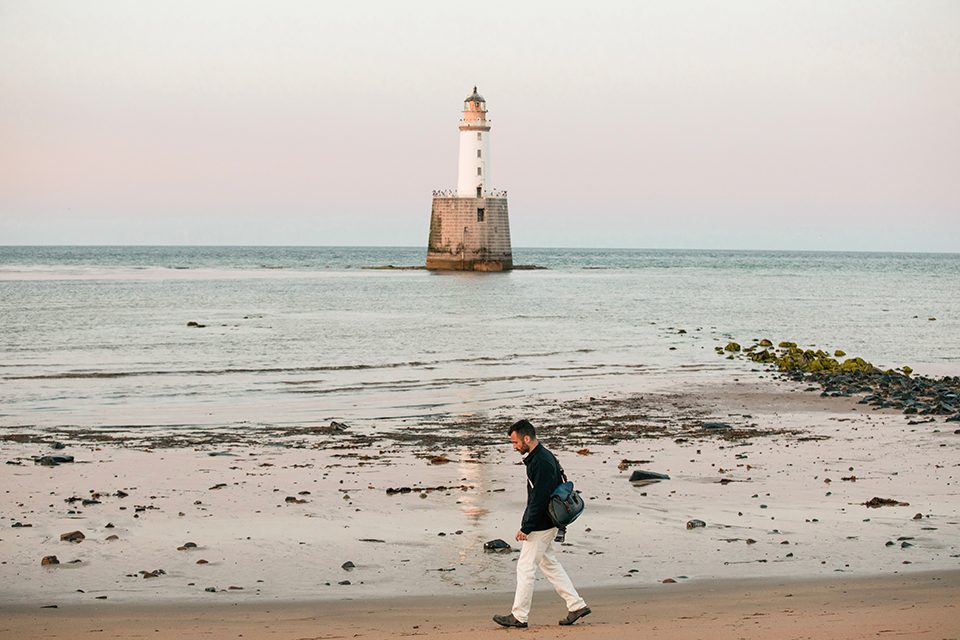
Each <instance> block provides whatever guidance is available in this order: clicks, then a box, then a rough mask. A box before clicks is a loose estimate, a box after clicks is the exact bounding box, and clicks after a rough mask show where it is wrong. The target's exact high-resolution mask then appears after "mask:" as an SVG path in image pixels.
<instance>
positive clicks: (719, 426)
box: [703, 422, 733, 430]
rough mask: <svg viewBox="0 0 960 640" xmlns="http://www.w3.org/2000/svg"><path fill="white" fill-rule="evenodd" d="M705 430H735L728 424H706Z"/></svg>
mask: <svg viewBox="0 0 960 640" xmlns="http://www.w3.org/2000/svg"><path fill="white" fill-rule="evenodd" d="M703 428H704V429H711V430H718V429H733V425H732V424H728V423H726V422H704V423H703Z"/></svg>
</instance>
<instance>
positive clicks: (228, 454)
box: [0, 376, 960, 638]
mask: <svg viewBox="0 0 960 640" xmlns="http://www.w3.org/2000/svg"><path fill="white" fill-rule="evenodd" d="M741 380H742V381H741ZM807 389H808V388H807V387H806V386H805V385H803V384H796V383H789V382H774V381H771V380H763V381H759V380H756V379H753V378H752V377H747V376H742V377H741V378H735V379H733V381H731V382H728V383H725V384H711V385H704V386H698V387H690V388H689V389H688V390H687V391H686V392H685V393H676V392H670V393H648V394H644V395H642V396H615V397H614V396H611V397H603V398H600V397H598V398H594V399H587V398H584V399H583V400H582V401H579V402H572V403H571V402H566V403H560V402H558V403H555V404H553V405H549V406H542V407H538V408H536V409H535V410H532V413H531V414H528V415H532V416H533V418H534V421H535V422H536V423H538V424H541V425H543V426H544V429H543V431H544V436H543V437H544V442H545V443H546V444H547V446H548V447H549V448H551V449H552V450H553V451H554V452H555V453H557V454H558V455H559V457H560V458H561V461H562V463H563V464H564V466H565V468H566V469H567V471H568V473H569V474H570V475H571V476H572V477H573V478H574V479H575V481H576V483H577V486H578V488H580V489H581V491H582V492H583V495H584V496H585V498H586V500H587V512H586V513H585V515H584V517H583V518H582V519H581V520H580V521H578V522H577V523H576V524H575V525H574V526H573V527H571V530H570V532H569V534H568V543H567V544H565V545H564V546H563V547H562V548H561V560H562V561H563V563H564V565H565V566H566V568H567V569H568V571H569V573H570V574H571V575H572V576H573V578H574V581H575V583H576V584H577V585H578V587H580V588H581V589H582V590H583V591H584V593H585V594H587V595H588V597H589V598H590V600H591V602H592V603H596V604H597V606H598V612H599V611H603V612H604V613H603V615H595V616H591V617H590V618H589V619H588V620H589V623H590V624H589V625H584V626H583V627H582V628H583V629H587V628H588V627H589V629H590V631H589V633H590V634H600V635H596V636H595V637H607V635H603V634H609V636H610V637H613V636H614V635H617V637H622V636H623V635H624V634H627V633H629V634H630V635H633V634H635V633H636V632H638V631H641V632H651V633H653V634H654V635H660V633H662V632H663V631H664V630H665V629H669V632H670V635H671V637H680V638H683V637H691V638H693V637H704V636H706V635H709V636H710V637H712V638H725V637H731V638H732V637H823V638H826V637H831V638H834V637H851V638H853V637H877V635H878V634H879V635H880V637H883V636H885V635H888V634H893V633H905V632H906V633H910V634H915V635H917V637H938V638H939V637H957V628H956V623H955V622H950V621H951V620H952V619H953V618H958V617H960V616H953V615H952V614H951V615H950V616H948V615H947V613H949V612H950V609H948V608H946V603H947V602H952V601H956V596H957V595H958V594H957V583H958V580H957V576H956V574H955V573H946V574H943V575H940V576H938V579H937V580H933V579H932V578H930V579H929V580H928V578H929V576H930V574H929V572H931V571H933V572H941V573H942V572H945V571H946V572H949V571H952V570H955V569H957V568H958V567H960V500H958V499H957V498H958V493H960V490H958V485H957V482H958V476H957V470H958V463H957V459H958V456H957V450H958V448H960V434H956V433H954V431H955V425H953V423H945V422H943V421H942V419H937V420H935V421H934V422H929V423H923V424H911V422H912V421H911V420H910V419H909V418H910V417H909V416H903V415H900V414H898V413H892V412H885V411H874V410H872V409H870V408H867V407H864V406H863V405H858V404H857V403H856V399H855V398H821V397H820V396H819V393H815V392H813V391H809V390H807ZM817 391H819V390H817ZM502 420H503V417H491V418H489V421H488V422H486V421H484V420H480V419H479V418H477V417H476V416H472V417H469V418H464V420H463V421H462V422H460V423H458V424H447V425H443V427H442V428H440V427H438V426H437V425H433V426H432V427H431V425H419V426H417V425H413V426H411V427H410V428H409V429H407V430H406V431H402V430H395V431H389V432H382V433H376V432H374V431H373V430H371V429H370V427H369V425H362V424H361V425H348V426H347V427H346V429H344V430H340V429H337V428H331V427H330V426H329V425H319V426H316V427H315V428H313V429H303V430H299V431H298V430H291V431H290V432H289V433H287V432H285V433H269V434H268V433H262V434H259V441H257V439H253V440H251V439H250V437H249V434H245V435H244V436H243V437H242V438H233V437H231V435H230V434H227V433H221V434H217V435H216V436H215V437H209V436H204V437H203V439H197V440H191V437H192V436H195V435H196V434H182V433H180V434H170V435H169V436H164V437H157V438H153V439H152V440H151V441H149V442H148V441H145V440H142V439H140V440H137V439H131V440H124V441H117V440H115V439H114V436H111V437H110V438H103V437H101V436H102V435H103V434H98V433H93V432H91V433H87V434H85V433H83V432H80V431H77V430H72V431H69V432H66V431H65V432H62V433H59V434H57V433H46V434H11V433H5V434H4V435H5V438H6V441H5V442H4V444H3V449H2V453H3V462H4V463H19V464H2V465H0V483H2V485H3V487H4V498H3V501H2V507H3V513H2V515H3V519H4V522H5V523H6V524H5V527H4V528H3V529H2V530H0V556H2V563H0V582H2V584H3V585H4V588H3V589H2V592H0V614H2V615H0V618H2V619H3V620H4V623H3V625H2V626H0V636H2V637H40V636H41V635H42V636H44V637H54V636H57V635H59V637H75V636H74V635H71V634H72V632H71V631H70V629H78V628H81V627H83V626H84V625H86V626H87V627H90V629H89V630H93V629H101V628H102V629H104V631H103V633H104V634H110V633H114V634H115V635H116V636H117V637H121V636H122V637H137V635H136V634H135V633H133V632H132V631H131V630H130V629H138V630H139V631H142V632H143V633H142V635H149V636H151V637H168V636H167V635H163V634H169V636H172V635H173V634H179V635H184V634H186V635H188V636H190V635H193V634H194V632H192V631H190V629H191V628H193V629H194V631H195V634H196V635H201V633H202V634H203V636H204V637H228V636H229V637H238V636H239V635H240V634H243V635H244V637H290V638H315V637H338V636H345V637H350V636H352V635H354V634H357V633H359V634H362V635H363V637H379V636H386V635H391V634H395V635H401V634H404V635H405V634H424V633H427V632H430V633H435V634H437V635H439V634H443V635H445V636H446V635H453V636H454V637H458V636H457V634H463V637H474V636H476V635H482V634H483V633H487V632H488V631H489V632H491V633H493V632H500V631H499V630H497V629H493V630H489V629H488V624H487V622H488V621H489V618H490V615H492V614H493V613H496V612H499V611H500V610H506V608H507V607H508V606H509V602H510V592H511V591H512V589H513V584H514V575H513V572H514V567H515V559H516V554H487V553H484V552H483V550H482V546H483V542H485V541H487V540H490V539H493V538H503V539H505V540H508V541H512V536H513V534H514V533H515V531H516V529H517V525H518V521H519V516H520V513H521V512H522V509H523V501H524V498H525V494H524V491H523V469H522V467H521V466H518V464H519V457H518V456H517V455H516V454H515V453H514V452H513V451H512V449H511V448H510V447H509V444H508V443H506V440H505V438H504V437H503V436H502V434H501V433H500V429H499V427H500V426H501V425H500V424H499V422H500V421H502ZM713 421H722V422H725V423H726V424H728V425H729V427H728V428H720V429H711V428H707V427H706V426H705V423H707V422H713ZM491 425H492V426H491ZM114 435H115V434H114ZM56 437H62V438H64V443H65V444H66V445H67V446H66V448H65V449H63V450H57V451H53V450H51V448H50V446H49V442H50V441H52V440H53V439H55V438H56ZM51 453H53V454H61V453H65V454H69V455H73V456H75V458H76V462H74V463H73V464H62V465H60V466H56V467H44V466H40V465H35V464H34V463H33V461H32V459H31V456H36V455H47V454H51ZM211 454H214V455H211ZM447 461H449V462H447ZM635 469H645V470H651V471H657V472H662V473H667V474H669V475H670V477H671V479H670V480H668V481H664V482H659V483H655V484H650V485H645V486H643V485H635V484H631V483H630V482H629V481H628V478H629V476H630V473H631V471H633V470H635ZM402 487H408V488H410V489H411V490H410V491H407V492H402V493H397V492H392V491H388V489H398V488H402ZM124 494H126V495H124ZM874 497H882V498H891V499H894V500H896V501H897V502H898V503H906V504H904V505H903V506H885V507H881V508H870V507H868V506H866V505H865V504H864V503H865V502H868V501H870V500H871V499H872V498H874ZM83 499H87V500H90V499H96V503H88V504H86V505H85V504H84V503H83ZM693 519H698V520H702V521H703V522H704V523H705V524H706V526H705V527H701V528H693V529H688V528H687V523H688V521H690V520H693ZM18 523H19V524H20V525H22V526H19V527H18V526H16V525H17V524H18ZM108 524H109V525H113V526H110V527H108ZM74 530H79V531H81V532H83V534H84V536H85V539H84V540H83V541H82V542H80V543H70V542H64V541H61V540H60V535H61V534H63V533H66V532H70V531H74ZM111 536H116V539H111ZM187 542H192V543H195V544H196V547H192V546H190V545H186V543H187ZM184 546H187V547H189V548H185V549H179V548H180V547H184ZM48 555H56V556H57V557H58V559H59V560H60V563H61V564H59V565H57V566H45V567H41V566H40V560H41V558H42V557H44V556H48ZM201 560H202V561H205V562H200V561H201ZM348 561H349V562H352V563H353V564H354V565H355V568H352V569H349V570H348V569H345V568H343V567H342V565H343V564H344V563H346V562H348ZM157 570H162V573H161V572H159V571H157ZM145 572H157V575H156V577H144V576H143V574H144V573H145ZM667 579H669V580H672V581H675V583H664V580H667ZM743 580H759V581H760V582H746V583H745V582H742V581H743ZM845 585H850V586H845ZM784 591H787V592H789V593H792V594H793V595H792V596H791V597H789V598H788V599H787V600H784V599H785V598H787V596H786V595H785V594H784ZM747 593H749V595H745V594H747ZM944 594H946V595H944ZM841 596H842V597H841ZM939 598H942V601H941V600H939ZM554 600H556V598H555V596H553V595H552V594H547V593H545V594H543V595H538V597H537V601H536V603H535V611H534V614H533V616H534V617H533V618H532V622H533V623H535V624H537V625H544V624H549V625H555V622H556V619H558V618H559V617H560V616H561V615H562V610H560V609H561V607H559V605H558V602H554ZM784 603H786V604H784ZM48 605H56V606H57V608H56V609H40V607H43V606H48ZM268 611H269V613H268ZM460 611H462V612H463V613H462V615H461V613H459V612H460ZM371 612H372V613H371ZM944 612H947V613H944ZM755 613H760V614H762V615H753V614H755ZM951 616H952V617H951ZM137 620H140V621H141V622H136V621H137ZM159 620H162V621H163V624H160V623H159V622H158V621H159ZM218 620H223V622H218ZM243 620H246V621H247V623H246V626H244V624H241V622H242V621H243ZM420 620H423V622H418V621H420ZM427 620H429V621H430V622H427ZM61 624H62V625H65V626H59V627H58V626H56V625H61ZM415 624H419V628H418V629H414V628H413V625H415ZM48 625H53V626H48ZM78 625H79V626H78ZM123 625H128V627H129V628H128V629H127V632H126V633H123V632H121V631H120V629H121V628H123ZM190 625H200V626H195V627H190ZM626 625H630V626H629V627H628V626H626ZM434 627H436V628H434ZM780 628H790V629H794V628H795V629H796V630H797V631H796V634H795V635H793V636H786V635H782V634H781V633H779V632H778V631H776V630H777V629H780ZM111 629H112V630H113V631H110V630H111ZM154 629H159V630H160V631H159V632H156V631H154ZM44 630H46V631H44ZM871 630H872V631H871ZM891 630H892V631H891ZM548 633H550V634H555V635H545V636H544V637H559V636H560V635H564V634H567V633H570V631H569V630H563V629H557V628H555V627H551V628H550V630H549V632H548ZM584 633H587V632H584ZM791 633H793V631H791ZM924 633H931V634H933V635H929V636H925V635H923V634H924ZM31 634H32V635H31ZM217 634H221V635H217ZM285 634H286V635H285ZM724 634H727V635H724ZM77 635H80V634H77ZM83 635H84V636H86V632H84V634H83ZM98 635H99V633H98ZM591 637H593V636H591Z"/></svg>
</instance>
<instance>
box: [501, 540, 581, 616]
mask: <svg viewBox="0 0 960 640" xmlns="http://www.w3.org/2000/svg"><path fill="white" fill-rule="evenodd" d="M556 535H557V530H556V529H547V530H546V531H532V532H531V533H528V534H527V539H526V540H525V541H524V543H523V546H522V547H521V548H520V559H519V560H517V595H516V596H515V597H514V599H513V617H514V618H516V619H517V620H519V621H520V622H526V621H527V617H528V616H529V615H530V603H531V602H533V583H534V581H535V580H536V570H537V567H538V566H539V567H540V570H541V571H543V575H545V576H547V580H549V581H550V584H552V585H553V588H554V589H556V590H557V593H558V594H560V597H561V598H563V601H564V602H566V603H567V611H576V610H577V609H580V608H582V607H585V606H587V605H586V603H585V602H584V601H583V598H581V597H580V594H579V593H577V590H576V588H574V586H573V582H571V581H570V576H568V575H567V572H566V571H564V570H563V567H562V566H561V565H560V561H559V560H557V554H556V552H555V551H554V550H553V538H554V536H556Z"/></svg>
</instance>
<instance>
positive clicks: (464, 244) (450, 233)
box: [427, 198, 513, 271]
mask: <svg viewBox="0 0 960 640" xmlns="http://www.w3.org/2000/svg"><path fill="white" fill-rule="evenodd" d="M512 268H513V251H512V249H511V247H510V220H509V218H508V216H507V199H506V198H434V199H433V211H432V213H431V215H430V242H429V244H428V245H427V269H438V270H453V271H509V270H510V269H512Z"/></svg>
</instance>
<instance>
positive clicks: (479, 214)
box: [477, 207, 483, 222]
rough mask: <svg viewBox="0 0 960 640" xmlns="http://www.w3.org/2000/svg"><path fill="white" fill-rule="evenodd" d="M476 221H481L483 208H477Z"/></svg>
mask: <svg viewBox="0 0 960 640" xmlns="http://www.w3.org/2000/svg"><path fill="white" fill-rule="evenodd" d="M477 222H483V208H482V207H480V208H477Z"/></svg>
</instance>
